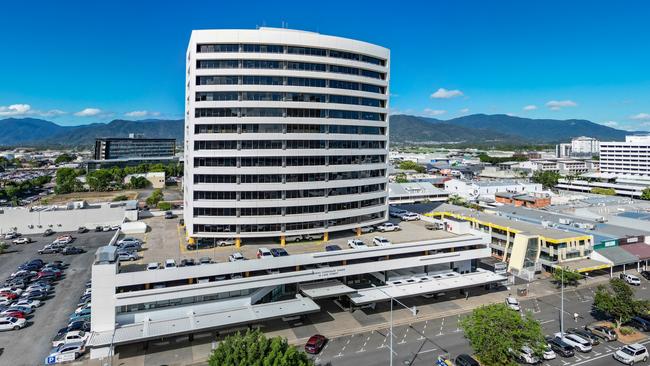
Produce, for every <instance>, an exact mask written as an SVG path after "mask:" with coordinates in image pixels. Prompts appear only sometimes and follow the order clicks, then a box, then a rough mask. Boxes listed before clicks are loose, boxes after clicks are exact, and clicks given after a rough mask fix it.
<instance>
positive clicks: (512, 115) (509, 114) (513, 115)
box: [506, 112, 517, 117]
mask: <svg viewBox="0 0 650 366" xmlns="http://www.w3.org/2000/svg"><path fill="white" fill-rule="evenodd" d="M506 116H508V117H517V116H516V115H515V114H514V113H512V112H508V113H506Z"/></svg>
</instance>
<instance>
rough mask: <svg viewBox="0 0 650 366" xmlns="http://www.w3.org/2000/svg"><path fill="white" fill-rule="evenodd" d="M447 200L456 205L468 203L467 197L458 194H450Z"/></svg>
mask: <svg viewBox="0 0 650 366" xmlns="http://www.w3.org/2000/svg"><path fill="white" fill-rule="evenodd" d="M447 202H448V203H450V204H452V205H456V206H465V204H466V201H465V199H464V198H462V197H460V196H459V195H457V194H452V195H451V196H449V198H448V199H447Z"/></svg>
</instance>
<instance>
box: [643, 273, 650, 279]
mask: <svg viewBox="0 0 650 366" xmlns="http://www.w3.org/2000/svg"><path fill="white" fill-rule="evenodd" d="M641 276H642V277H643V278H645V279H646V280H650V271H641Z"/></svg>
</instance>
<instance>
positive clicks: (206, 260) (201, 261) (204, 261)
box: [199, 257, 212, 264]
mask: <svg viewBox="0 0 650 366" xmlns="http://www.w3.org/2000/svg"><path fill="white" fill-rule="evenodd" d="M210 263H212V259H210V257H201V258H200V259H199V264H210Z"/></svg>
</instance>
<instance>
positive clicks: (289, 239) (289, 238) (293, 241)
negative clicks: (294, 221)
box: [284, 235, 303, 243]
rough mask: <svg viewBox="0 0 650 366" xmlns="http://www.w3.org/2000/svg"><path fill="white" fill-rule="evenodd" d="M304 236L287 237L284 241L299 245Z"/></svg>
mask: <svg viewBox="0 0 650 366" xmlns="http://www.w3.org/2000/svg"><path fill="white" fill-rule="evenodd" d="M302 239H303V238H302V235H287V236H285V237H284V241H285V242H287V243H298V242H300V241H302Z"/></svg>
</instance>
